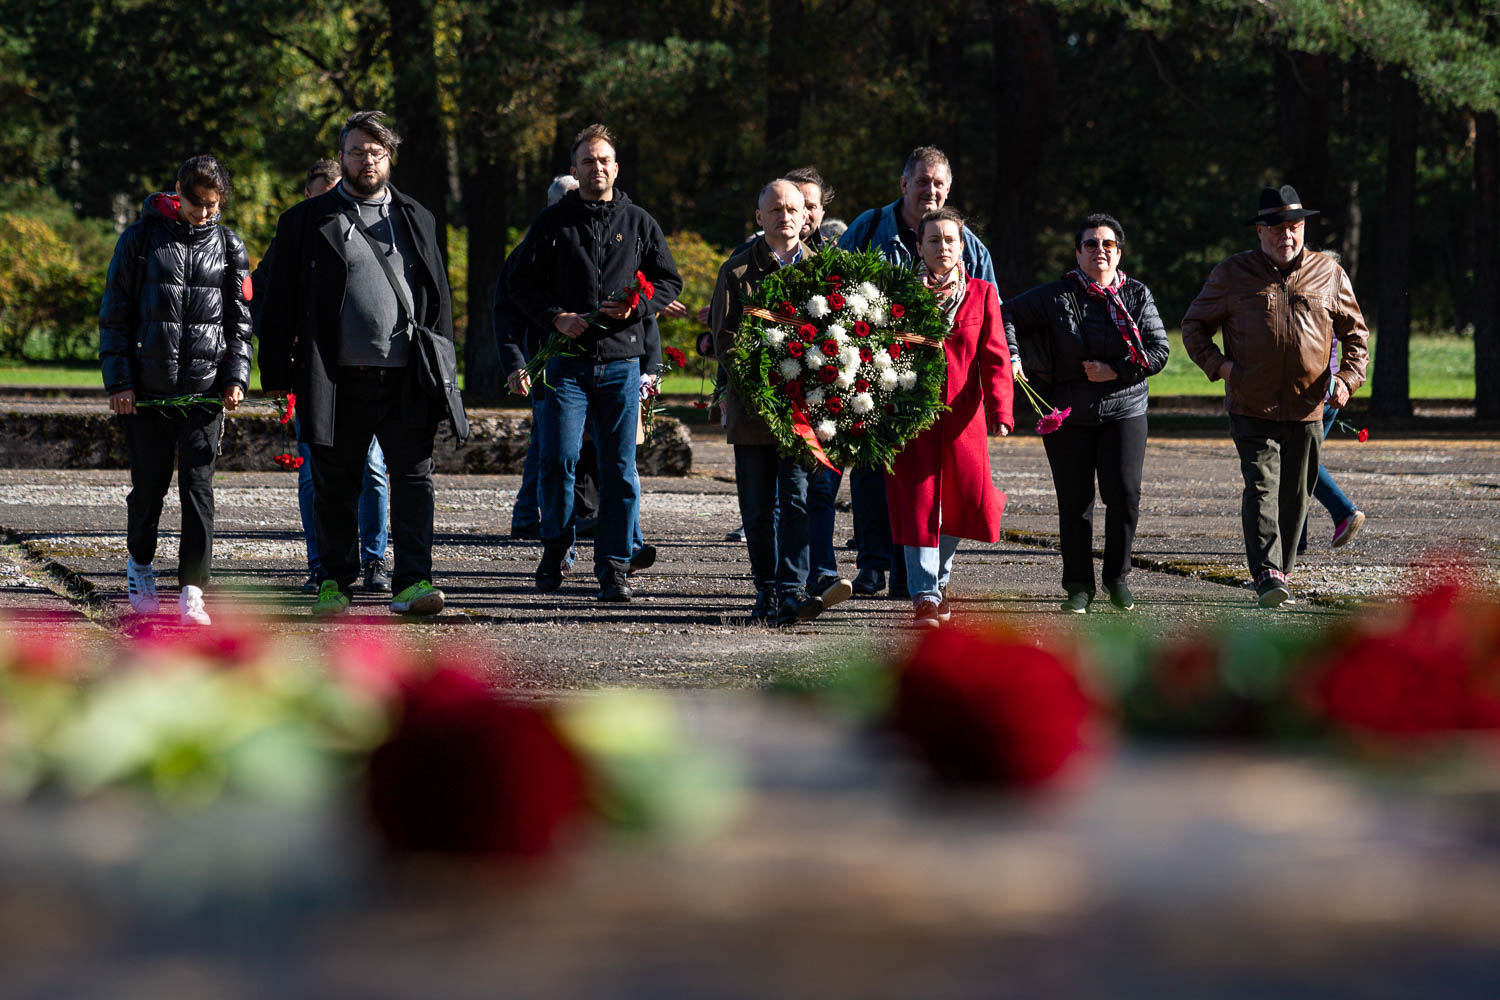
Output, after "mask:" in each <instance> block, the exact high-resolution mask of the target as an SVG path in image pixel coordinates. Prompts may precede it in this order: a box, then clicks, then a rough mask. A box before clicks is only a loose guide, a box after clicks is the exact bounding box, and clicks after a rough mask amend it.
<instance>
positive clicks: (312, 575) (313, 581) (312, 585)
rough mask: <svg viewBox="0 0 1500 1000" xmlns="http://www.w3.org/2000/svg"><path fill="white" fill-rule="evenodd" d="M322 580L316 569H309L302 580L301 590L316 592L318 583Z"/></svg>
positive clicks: (309, 592) (310, 592)
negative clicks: (305, 577)
mask: <svg viewBox="0 0 1500 1000" xmlns="http://www.w3.org/2000/svg"><path fill="white" fill-rule="evenodd" d="M322 582H323V578H322V577H321V576H319V575H318V572H317V571H316V570H309V571H308V574H307V579H306V580H303V581H302V592H303V593H304V594H316V593H317V592H318V585H319V584H321V583H322Z"/></svg>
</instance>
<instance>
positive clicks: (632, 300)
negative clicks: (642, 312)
mask: <svg viewBox="0 0 1500 1000" xmlns="http://www.w3.org/2000/svg"><path fill="white" fill-rule="evenodd" d="M625 304H626V305H627V306H629V307H630V311H631V312H635V309H636V306H638V305H640V304H641V293H640V292H631V293H630V294H629V295H627V296H625Z"/></svg>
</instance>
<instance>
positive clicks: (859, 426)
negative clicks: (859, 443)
mask: <svg viewBox="0 0 1500 1000" xmlns="http://www.w3.org/2000/svg"><path fill="white" fill-rule="evenodd" d="M849 433H850V434H853V435H854V436H855V437H862V436H863V435H864V433H865V422H864V421H863V420H856V421H854V423H852V424H850V425H849Z"/></svg>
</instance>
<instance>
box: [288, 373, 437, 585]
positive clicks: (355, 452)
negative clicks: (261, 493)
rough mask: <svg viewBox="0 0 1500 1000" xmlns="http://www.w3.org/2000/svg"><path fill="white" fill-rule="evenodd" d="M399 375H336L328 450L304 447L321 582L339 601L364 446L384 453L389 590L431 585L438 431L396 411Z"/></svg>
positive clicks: (348, 578) (351, 577)
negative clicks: (374, 444) (376, 445)
mask: <svg viewBox="0 0 1500 1000" xmlns="http://www.w3.org/2000/svg"><path fill="white" fill-rule="evenodd" d="M406 379H407V372H406V369H405V368H404V367H403V368H353V367H343V368H340V369H339V379H338V398H337V401H336V402H335V404H334V418H333V444H331V445H318V444H315V445H311V446H309V450H310V451H311V453H312V457H313V463H312V468H313V490H314V492H315V495H314V498H313V520H314V522H315V524H316V525H317V532H318V560H319V562H320V563H321V570H322V577H323V579H324V580H332V581H334V582H335V583H337V584H338V585H339V589H341V590H343V591H344V592H345V593H346V594H347V593H349V592H350V591H351V590H352V589H353V587H354V581H355V580H356V579H358V578H359V571H360V565H359V491H360V488H361V487H362V485H363V482H364V468H365V455H366V453H368V452H369V450H370V439H371V438H372V437H373V438H376V439H377V440H379V441H380V450H381V451H383V452H385V469H386V476H387V478H388V479H389V481H390V490H391V542H392V547H393V548H394V549H395V552H396V562H395V566H394V568H393V571H392V573H391V588H392V590H393V591H394V592H395V593H398V594H399V593H401V591H403V590H405V589H406V588H407V587H409V586H411V585H412V584H414V583H417V582H418V581H421V580H431V579H432V511H433V489H432V442H433V439H434V438H435V437H436V435H437V423H436V422H435V421H434V420H432V419H431V417H430V416H429V415H427V414H426V413H424V414H423V415H422V416H421V417H414V416H413V415H412V414H411V413H409V412H408V411H407V409H406V407H405V406H404V405H403V396H404V392H403V389H404V386H405V384H406Z"/></svg>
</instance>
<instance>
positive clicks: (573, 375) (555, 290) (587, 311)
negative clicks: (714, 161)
mask: <svg viewBox="0 0 1500 1000" xmlns="http://www.w3.org/2000/svg"><path fill="white" fill-rule="evenodd" d="M571 158H572V167H571V172H572V174H573V176H574V177H576V178H577V179H578V185H579V186H578V190H577V191H574V192H571V193H569V194H567V195H565V196H564V197H563V199H562V200H561V201H559V202H558V203H557V204H556V205H553V206H551V207H550V208H548V209H546V210H545V211H543V212H542V214H541V215H539V216H537V218H536V221H534V222H533V223H532V225H531V231H530V233H529V234H528V235H527V237H526V242H525V243H524V244H523V246H525V247H526V248H527V250H526V252H524V253H523V254H521V257H520V259H519V260H518V261H517V262H516V267H515V270H514V271H513V272H512V273H511V277H510V283H509V291H510V297H511V300H512V301H513V302H514V303H515V304H516V306H517V307H518V308H519V309H520V310H521V312H523V313H524V314H525V315H526V317H527V318H528V319H529V320H530V321H531V322H532V323H534V324H536V325H537V326H538V327H539V328H541V329H543V330H547V331H549V335H550V333H552V332H555V333H557V334H559V335H561V336H562V337H565V338H567V340H569V341H571V344H570V345H569V350H568V352H567V354H566V355H564V356H560V357H554V358H553V359H552V360H551V361H549V362H548V363H547V370H546V379H547V397H546V401H545V402H544V403H543V405H542V412H543V420H542V421H541V428H540V429H541V448H542V450H541V457H540V478H539V493H540V499H541V508H542V559H541V562H540V563H539V564H538V566H537V570H536V585H537V589H538V590H540V591H542V592H543V593H551V592H555V591H557V590H558V589H560V588H561V587H562V579H563V561H564V560H565V559H566V558H567V555H568V550H569V549H571V548H572V546H573V541H574V538H575V532H576V527H577V526H576V523H575V518H574V512H573V478H574V475H575V473H576V471H577V464H578V453H579V450H580V448H581V447H582V444H583V432H584V428H585V427H588V428H590V430H591V431H592V433H593V435H594V447H595V449H596V451H597V453H598V456H599V526H598V528H597V530H596V533H595V535H594V576H595V577H596V578H597V579H598V581H599V599H600V600H603V601H629V600H630V598H631V590H630V585H629V584H628V582H627V580H626V577H627V576H628V575H629V573H630V558H631V555H632V551H631V550H632V539H631V536H632V534H633V531H632V529H633V526H634V525H635V523H636V518H637V517H638V516H639V514H640V489H639V485H638V482H639V481H638V479H637V478H636V471H635V435H636V429H637V427H638V426H639V419H638V416H639V410H640V390H641V370H642V364H643V361H642V359H643V358H644V357H645V356H646V352H647V331H646V322H645V321H646V320H647V319H648V318H649V317H651V316H653V315H655V314H656V313H658V312H659V311H660V310H661V308H662V307H663V306H664V305H666V304H667V303H669V302H673V301H675V300H676V299H677V296H678V295H679V294H680V293H681V292H682V278H681V277H680V276H679V275H678V273H677V265H676V263H675V262H674V261H673V260H672V252H671V251H670V250H669V249H668V248H667V240H666V237H665V236H664V235H663V234H662V231H661V227H660V226H658V225H657V224H656V220H655V219H653V218H652V217H651V216H650V215H649V214H647V212H646V211H645V210H644V209H642V208H640V207H639V206H638V205H636V204H634V203H633V202H632V201H631V200H630V198H629V197H627V196H626V194H625V192H623V191H619V190H616V188H615V179H616V177H618V176H619V171H620V165H619V161H618V160H617V159H616V156H615V142H614V136H613V135H611V134H610V132H609V130H608V129H607V128H605V127H604V126H603V125H590V126H588V127H587V128H585V129H584V130H583V131H582V132H580V133H579V134H578V137H577V138H576V139H575V140H574V141H573V147H572V150H571ZM637 273H639V274H642V275H644V276H645V278H646V280H648V281H649V282H651V283H652V285H653V286H654V291H653V294H651V295H649V296H648V295H645V294H641V295H638V296H637V297H636V298H635V301H634V302H631V301H624V300H622V296H624V295H625V294H626V292H627V290H628V289H630V288H631V287H632V286H633V285H634V283H635V280H636V274H637Z"/></svg>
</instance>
